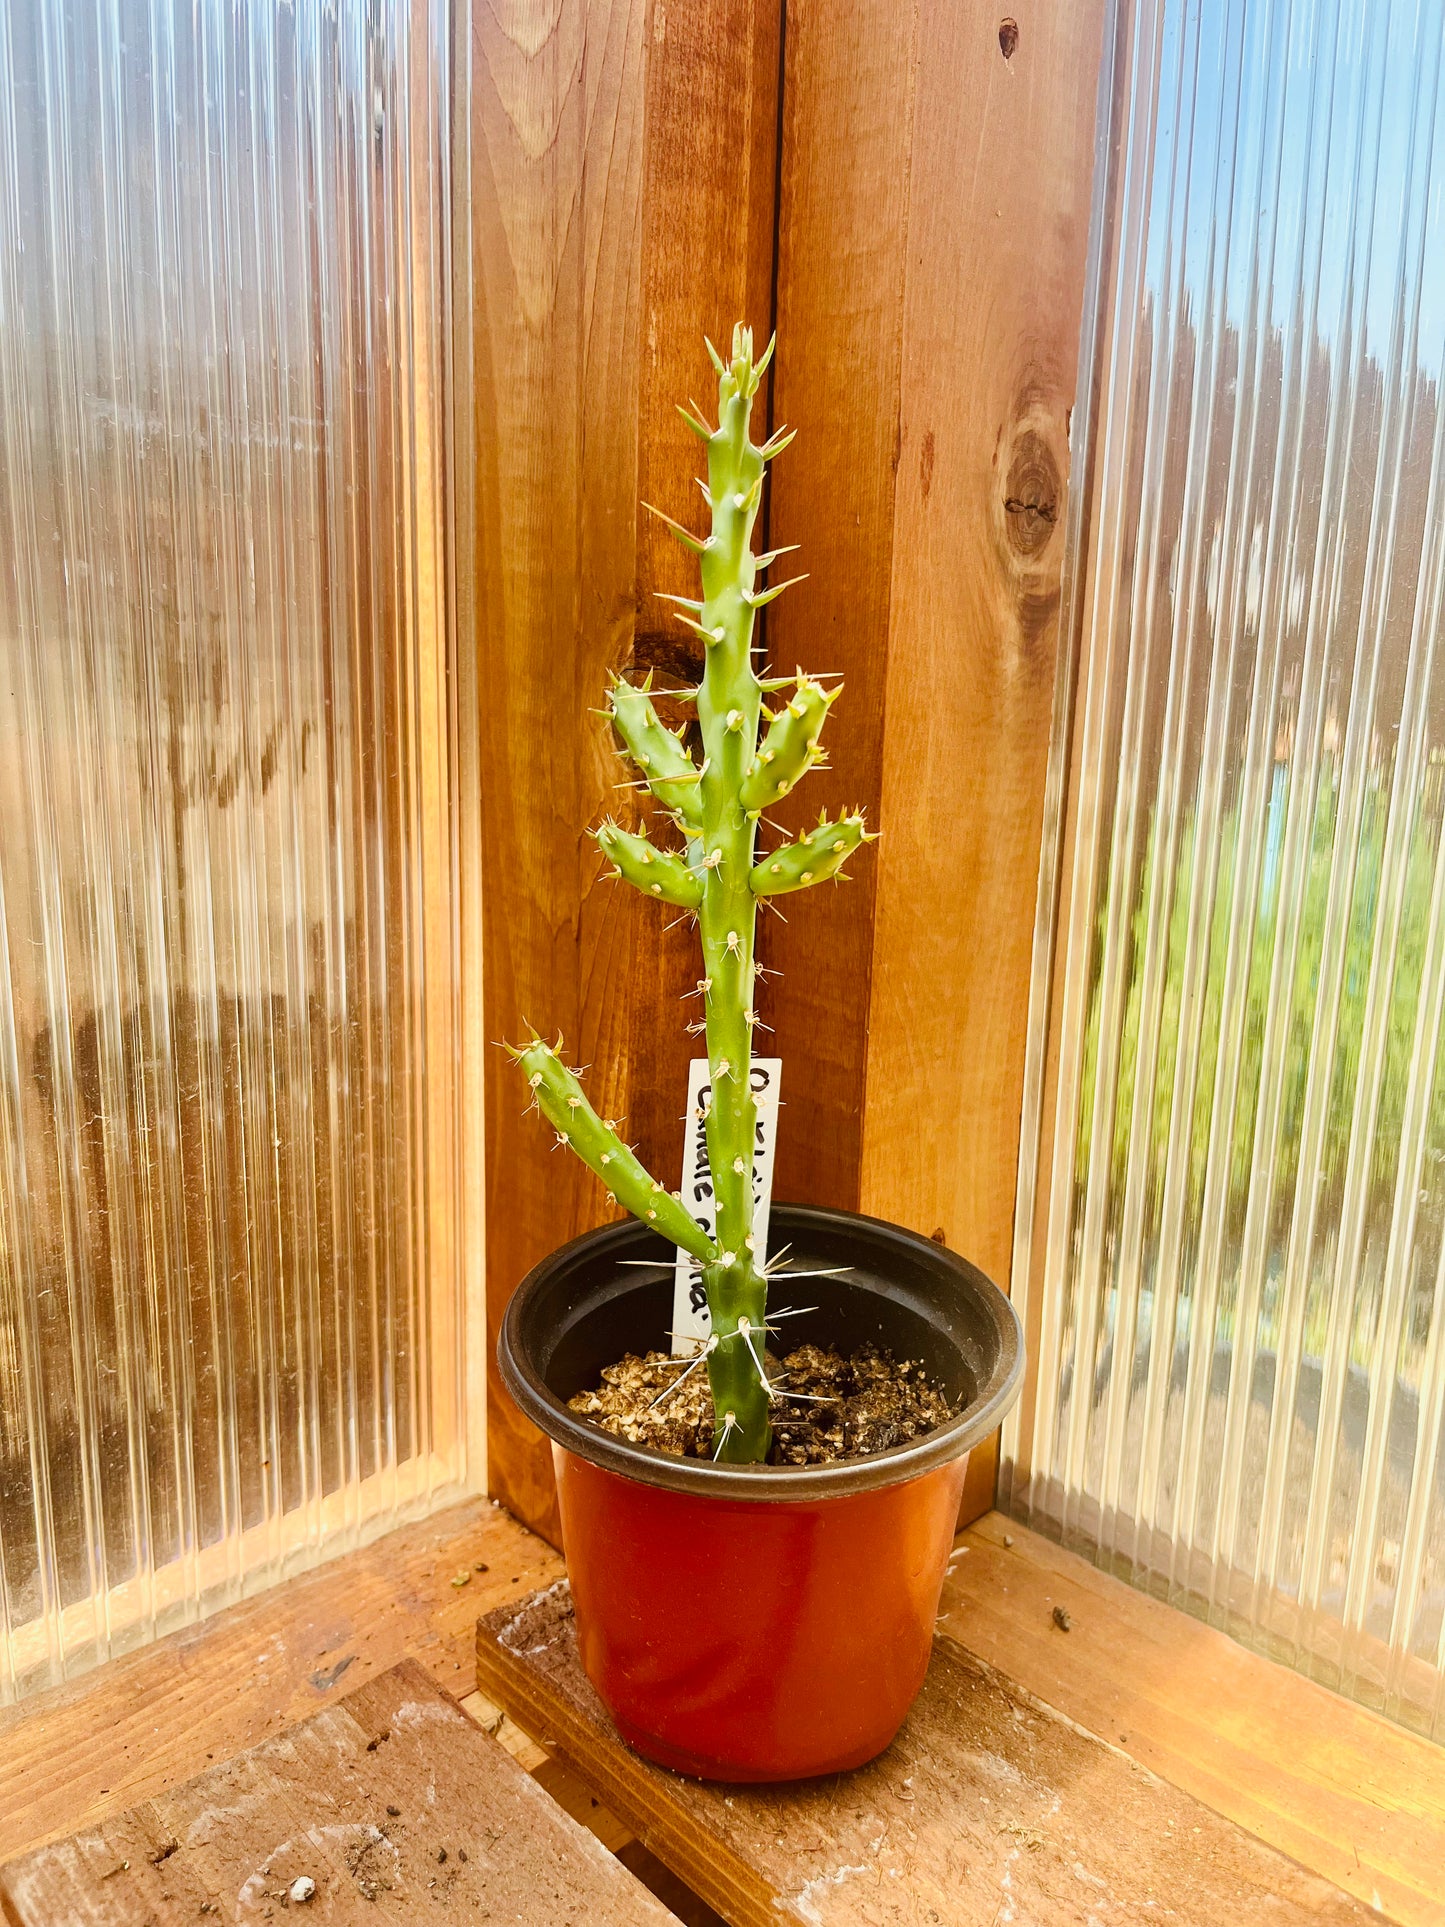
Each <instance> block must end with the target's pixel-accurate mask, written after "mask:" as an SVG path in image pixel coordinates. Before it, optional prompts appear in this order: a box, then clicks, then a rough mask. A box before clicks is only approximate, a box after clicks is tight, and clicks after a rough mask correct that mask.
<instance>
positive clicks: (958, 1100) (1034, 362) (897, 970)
mask: <svg viewBox="0 0 1445 1927" xmlns="http://www.w3.org/2000/svg"><path fill="white" fill-rule="evenodd" d="M1016 11H1017V17H1016V29H1017V32H1016V36H1014V37H1012V38H1011V45H1012V51H1011V53H1008V54H1007V55H1006V54H1005V52H1004V45H1005V42H1004V41H1002V40H1001V38H1000V34H999V28H998V22H997V21H996V20H995V19H994V18H993V17H992V16H991V15H986V14H983V13H981V12H978V11H977V10H972V11H971V10H969V9H959V8H956V7H952V6H949V5H946V4H933V0H929V3H928V4H925V6H924V7H923V12H922V21H923V25H922V38H923V42H924V44H926V45H927V46H928V47H929V48H930V49H931V50H932V51H931V58H930V59H929V60H928V61H927V62H925V63H923V64H922V65H921V66H920V70H919V82H918V98H917V103H916V106H915V110H914V122H913V127H914V134H913V154H912V183H913V186H912V194H911V197H910V212H909V229H908V231H909V260H908V288H907V298H906V301H905V304H904V322H903V364H902V376H901V400H900V426H899V451H900V458H899V469H898V479H897V494H896V503H895V522H894V540H893V550H892V566H893V573H892V585H891V595H890V628H889V649H888V668H887V693H886V717H887V726H886V731H885V740H884V750H883V778H882V790H883V801H882V825H883V831H884V840H883V842H882V843H881V845H880V846H879V851H878V883H877V892H876V901H877V909H876V925H875V934H874V951H873V971H872V979H871V986H870V988H871V997H870V1005H869V1042H868V1074H867V1093H866V1111H865V1126H864V1144H863V1157H862V1176H861V1185H860V1190H861V1197H862V1203H863V1208H864V1209H865V1210H868V1211H873V1212H876V1213H877V1214H878V1215H880V1216H883V1217H889V1218H894V1219H897V1220H899V1221H900V1222H901V1223H904V1224H907V1225H910V1226H912V1227H914V1228H915V1229H918V1230H921V1231H925V1232H933V1231H938V1230H941V1231H942V1232H943V1233H944V1236H945V1238H946V1241H947V1242H948V1243H949V1244H950V1245H952V1246H953V1247H955V1248H956V1249H958V1250H960V1251H963V1252H965V1253H966V1254H967V1255H968V1256H969V1257H970V1258H972V1259H973V1260H974V1261H975V1262H977V1263H978V1264H980V1265H981V1266H982V1267H983V1268H984V1270H985V1271H987V1272H988V1273H989V1274H990V1275H991V1276H993V1277H994V1278H996V1279H997V1280H998V1281H999V1282H1000V1283H1002V1284H1004V1285H1007V1283H1008V1271H1009V1259H1010V1252H1011V1246H1012V1237H1013V1214H1014V1197H1015V1187H1016V1178H1017V1164H1018V1145H1019V1115H1020V1108H1021V1104H1022V1094H1023V1066H1024V1048H1025V1039H1026V1030H1027V1023H1028V999H1029V979H1030V956H1031V950H1032V941H1033V926H1034V908H1035V900H1036V893H1037V884H1038V859H1039V840H1040V830H1041V823H1042V809H1043V795H1044V780H1045V774H1046V765H1047V758H1048V749H1049V738H1050V727H1051V720H1052V707H1053V693H1054V674H1055V667H1056V661H1057V648H1058V612H1059V593H1060V577H1061V570H1062V563H1063V547H1064V537H1063V529H1064V517H1063V509H1064V496H1065V490H1066V487H1067V478H1068V466H1069V448H1068V432H1069V418H1070V414H1071V411H1072V408H1073V402H1074V392H1075V385H1076V378H1077V359H1078V340H1079V327H1080V320H1081V313H1082V303H1083V281H1084V270H1085V257H1086V250H1087V241H1088V229H1089V209H1090V198H1091V191H1092V184H1093V165H1092V162H1093V151H1094V129H1095V100H1096V90H1097V83H1098V68H1099V57H1100V49H1101V42H1102V31H1103V7H1102V5H1101V4H1099V3H1098V0H1090V4H1088V5H1084V6H1077V7H1063V6H1060V5H1057V4H1052V3H1050V0H1041V3H1040V4H1036V5H1031V6H1020V7H1019V8H1018V9H1017V10H1016ZM971 1473H972V1480H971V1489H972V1491H973V1493H974V1495H975V1498H974V1501H973V1502H971V1503H970V1506H969V1510H970V1512H973V1511H976V1510H977V1509H979V1505H980V1504H987V1503H990V1502H991V1496H990V1495H991V1488H992V1478H993V1454H992V1453H980V1454H978V1455H977V1463H976V1465H975V1467H974V1468H971Z"/></svg>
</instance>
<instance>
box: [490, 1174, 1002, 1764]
mask: <svg viewBox="0 0 1445 1927" xmlns="http://www.w3.org/2000/svg"><path fill="white" fill-rule="evenodd" d="M771 1243H772V1245H773V1247H774V1249H779V1248H781V1247H782V1246H784V1245H787V1246H789V1247H791V1248H790V1250H789V1253H788V1259H787V1263H788V1265H789V1267H790V1268H792V1269H795V1270H797V1271H800V1272H801V1271H817V1270H823V1269H827V1268H830V1267H834V1266H839V1265H845V1266H848V1267H849V1270H848V1271H847V1272H846V1273H844V1274H843V1275H842V1276H839V1277H831V1278H817V1279H801V1278H800V1279H799V1280H798V1282H797V1284H795V1285H793V1286H789V1285H788V1284H787V1282H786V1280H785V1278H779V1279H778V1280H777V1282H776V1283H775V1284H774V1285H773V1287H772V1289H771V1301H772V1309H774V1310H782V1309H784V1308H785V1307H786V1308H789V1309H791V1308H793V1307H794V1306H801V1305H806V1306H813V1307H815V1308H816V1309H814V1310H812V1311H809V1312H807V1313H806V1314H804V1315H800V1316H797V1317H795V1318H792V1319H790V1320H789V1323H788V1327H787V1334H788V1336H787V1341H786V1342H787V1343H788V1345H790V1346H791V1345H793V1344H802V1343H805V1342H810V1343H814V1344H823V1345H833V1346H836V1347H837V1348H838V1349H839V1350H840V1351H843V1352H845V1353H846V1352H848V1351H851V1350H853V1349H855V1348H856V1347H857V1346H859V1345H861V1344H863V1343H865V1342H866V1341H868V1340H872V1341H874V1342H875V1343H877V1344H879V1345H882V1346H886V1347H887V1349H888V1350H889V1351H891V1352H892V1353H893V1354H894V1356H895V1357H897V1358H900V1359H905V1358H906V1359H918V1360H920V1361H922V1363H923V1364H924V1365H925V1366H926V1368H927V1370H928V1371H929V1373H930V1375H931V1376H932V1377H933V1378H934V1380H935V1382H936V1383H938V1384H941V1385H942V1386H943V1387H944V1388H945V1389H946V1391H947V1392H948V1394H949V1397H950V1400H951V1401H952V1402H953V1403H954V1404H955V1406H956V1407H957V1408H958V1409H957V1416H956V1417H955V1418H953V1419H952V1420H951V1421H950V1422H949V1423H948V1424H947V1425H943V1426H940V1427H939V1428H938V1429H937V1430H936V1431H934V1432H930V1433H928V1434H926V1435H925V1436H924V1437H922V1438H919V1439H915V1440H913V1441H912V1442H911V1443H910V1444H908V1445H905V1446H901V1447H899V1448H898V1449H896V1450H894V1451H889V1452H880V1453H876V1454H873V1455H871V1456H869V1457H867V1458H858V1459H848V1460H841V1461H838V1462H837V1463H835V1464H832V1465H826V1466H810V1467H780V1466H722V1465H712V1464H709V1463H707V1462H705V1461H702V1460H697V1459H683V1458H676V1457H673V1456H671V1455H669V1454H666V1453H661V1452H655V1451H652V1450H649V1449H647V1448H644V1447H642V1446H637V1445H632V1444H630V1443H629V1442H628V1441H627V1440H625V1439H620V1438H616V1437H614V1436H613V1435H612V1434H611V1433H609V1432H604V1431H603V1430H601V1428H600V1427H598V1426H596V1425H593V1424H591V1423H590V1422H589V1421H588V1420H586V1419H583V1418H579V1417H578V1416H577V1414H576V1413H574V1412H570V1411H568V1409H567V1404H566V1401H567V1400H568V1398H570V1397H571V1396H572V1394H573V1393H574V1392H577V1391H580V1390H582V1389H583V1388H584V1387H586V1386H589V1385H593V1384H595V1383H596V1381H597V1376H598V1373H599V1372H600V1370H601V1368H602V1367H603V1366H604V1365H610V1364H613V1363H615V1362H616V1360H617V1359H618V1358H620V1357H621V1356H622V1355H623V1354H624V1353H625V1352H629V1351H635V1352H645V1351H647V1350H649V1349H658V1348H660V1349H666V1346H667V1341H666V1339H665V1338H664V1336H663V1334H664V1333H665V1331H666V1330H667V1328H668V1326H669V1325H670V1324H671V1322H672V1289H673V1270H672V1259H673V1254H672V1251H671V1249H670V1248H669V1247H666V1246H664V1245H663V1243H662V1241H661V1239H659V1238H658V1237H657V1236H656V1234H655V1233H653V1232H652V1231H649V1230H648V1229H647V1228H646V1227H645V1226H643V1225H640V1224H637V1223H626V1224H618V1225H609V1226H607V1227H606V1228H605V1229H604V1230H601V1231H595V1232H591V1233H589V1234H588V1235H587V1236H586V1237H583V1238H578V1239H576V1240H574V1241H573V1243H571V1244H569V1245H565V1246H564V1247H563V1248H562V1249H561V1250H560V1251H556V1252H554V1253H553V1254H552V1256H551V1257H550V1258H547V1259H545V1260H544V1261H543V1263H541V1264H540V1265H538V1266H537V1267H536V1269H535V1270H534V1271H532V1272H530V1273H529V1274H528V1275H527V1277H526V1278H525V1279H524V1280H523V1281H522V1284H521V1286H520V1287H519V1289H518V1291H517V1293H516V1295H515V1296H514V1297H513V1299H512V1301H511V1304H510V1305H509V1306H508V1309H507V1315H506V1319H505V1321H504V1324H503V1328H502V1334H501V1340H500V1344H499V1356H500V1363H501V1368H502V1376H503V1378H504V1380H505V1381H506V1384H507V1387H508V1389H509V1390H510V1391H511V1393H512V1395H513V1397H514V1398H515V1399H516V1400H517V1402H518V1404H519V1405H520V1406H521V1408H522V1410H523V1411H524V1412H525V1413H526V1414H527V1416H528V1417H529V1418H531V1419H533V1420H534V1421H535V1422H536V1424H538V1425H539V1426H541V1428H542V1430H543V1431H544V1432H546V1433H547V1434H548V1435H549V1436H550V1438H551V1439H552V1441H553V1455H554V1458H555V1462H556V1467H557V1488H558V1496H559V1499H560V1502H561V1513H562V1533H563V1543H564V1547H565V1550H566V1554H567V1563H568V1569H569V1573H570V1576H571V1582H572V1596H573V1601H574V1605H575V1609H576V1615H577V1640H578V1646H579V1649H580V1652H581V1657H582V1664H583V1666H584V1667H585V1668H586V1671H587V1676H588V1678H589V1679H590V1680H591V1681H592V1683H593V1685H594V1686H595V1687H596V1688H597V1691H598V1693H599V1694H600V1695H601V1697H602V1699H603V1701H604V1703H605V1704H606V1706H607V1708H608V1711H609V1712H610V1713H611V1714H612V1717H613V1719H614V1720H615V1722H616V1724H617V1729H618V1731H619V1733H620V1734H621V1735H622V1737H623V1739H625V1740H626V1741H627V1742H628V1744H629V1745H631V1746H633V1747H635V1748H636V1750H637V1751H638V1752H639V1753H643V1754H646V1755H647V1757H648V1758H649V1759H653V1760H657V1761H659V1762H660V1763H661V1764H662V1765H664V1766H668V1767H672V1768H673V1769H674V1770H675V1771H677V1772H680V1773H686V1774H691V1775H694V1776H696V1777H697V1778H699V1779H708V1780H735V1781H743V1780H793V1779H801V1778H805V1777H807V1776H808V1775H811V1774H818V1773H835V1772H840V1771H842V1770H844V1769H846V1768H849V1767H855V1766H861V1765H862V1764H863V1762H864V1761H865V1760H871V1759H872V1758H873V1757H874V1755H875V1754H878V1753H881V1752H882V1750H883V1748H884V1747H885V1746H887V1745H888V1743H889V1741H890V1740H891V1739H892V1738H893V1736H894V1734H895V1733H896V1732H897V1731H898V1728H899V1727H900V1726H901V1725H902V1723H903V1719H904V1716H905V1715H906V1713H907V1711H908V1708H909V1706H910V1705H911V1704H912V1702H913V1699H914V1696H915V1694H916V1693H917V1692H918V1689H919V1687H920V1686H921V1685H922V1683H923V1675H924V1671H925V1669H926V1667H927V1665H928V1656H929V1651H930V1647H931V1643H932V1638H933V1621H934V1616H935V1614H936V1612H937V1610H938V1596H939V1592H940V1590H941V1588H942V1585H943V1575H944V1569H945V1567H946V1565H947V1562H948V1555H949V1549H950V1546H951V1544H952V1540H953V1534H954V1528H955V1523H956V1520H957V1517H958V1506H959V1497H960V1493H961V1490H962V1486H963V1475H964V1469H965V1467H966V1465H967V1461H968V1451H969V1448H970V1446H972V1445H974V1444H976V1443H977V1442H978V1440H979V1439H981V1438H983V1437H985V1436H986V1435H987V1434H988V1433H989V1432H990V1431H992V1429H993V1428H994V1427H995V1426H996V1425H997V1424H998V1422H999V1420H1000V1418H1001V1417H1002V1416H1003V1414H1004V1413H1005V1412H1006V1411H1007V1410H1008V1408H1009V1406H1010V1405H1011V1404H1012V1403H1013V1400H1014V1398H1015V1397H1016V1395H1017V1390H1018V1380H1019V1374H1020V1371H1021V1369H1022V1363H1023V1352H1022V1342H1021V1336H1020V1331H1019V1323H1018V1318H1017V1315H1016V1314H1015V1312H1014V1310H1013V1307H1012V1306H1011V1305H1010V1304H1009V1302H1008V1300H1007V1298H1005V1297H1004V1295H1003V1293H1002V1292H1001V1291H1000V1290H999V1289H998V1288H997V1286H996V1285H993V1284H991V1283H990V1282H989V1280H988V1279H987V1278H985V1277H984V1276H983V1274H982V1273H981V1272H980V1271H978V1270H977V1269H975V1267H974V1266H972V1265H970V1264H968V1263H967V1262H966V1261H965V1260H964V1259H962V1258H959V1257H957V1256H955V1255H954V1253H952V1252H950V1251H945V1250H944V1249H942V1247H940V1246H939V1245H936V1244H933V1243H931V1242H930V1241H929V1240H928V1239H926V1238H920V1237H918V1236H916V1235H915V1234H914V1233H912V1232H909V1231H903V1230H900V1229H899V1227H898V1226H897V1225H891V1224H884V1223H882V1222H881V1221H880V1220H878V1219H876V1218H864V1217H859V1216H857V1215H856V1214H854V1213H852V1212H847V1211H827V1210H819V1209H814V1208H812V1207H807V1206H801V1205H775V1206H774V1207H773V1213H772V1229H771ZM652 1258H656V1259H657V1269H656V1270H655V1271H652V1270H649V1269H647V1268H646V1267H645V1266H639V1265H638V1264H636V1263H635V1262H634V1263H627V1262H624V1261H627V1260H632V1261H636V1260H639V1259H641V1260H648V1259H652Z"/></svg>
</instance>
